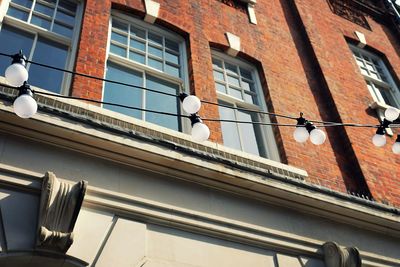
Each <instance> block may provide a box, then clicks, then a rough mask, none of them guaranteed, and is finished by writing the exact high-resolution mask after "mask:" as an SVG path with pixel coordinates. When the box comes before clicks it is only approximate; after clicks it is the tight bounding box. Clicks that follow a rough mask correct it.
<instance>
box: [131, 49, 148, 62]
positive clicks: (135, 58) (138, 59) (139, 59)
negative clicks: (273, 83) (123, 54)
mask: <svg viewBox="0 0 400 267" xmlns="http://www.w3.org/2000/svg"><path fill="white" fill-rule="evenodd" d="M129 59H131V60H133V61H136V62H139V63H142V64H145V63H146V58H145V57H144V55H141V54H139V53H136V52H133V51H129Z"/></svg>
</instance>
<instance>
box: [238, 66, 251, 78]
mask: <svg viewBox="0 0 400 267" xmlns="http://www.w3.org/2000/svg"><path fill="white" fill-rule="evenodd" d="M240 74H241V75H242V77H244V78H246V79H249V80H253V77H251V72H250V71H248V70H245V69H243V68H240Z"/></svg>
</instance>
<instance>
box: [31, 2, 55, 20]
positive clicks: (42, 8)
mask: <svg viewBox="0 0 400 267" xmlns="http://www.w3.org/2000/svg"><path fill="white" fill-rule="evenodd" d="M34 10H35V11H37V12H39V13H42V14H44V15H47V16H50V17H53V13H54V9H52V8H50V7H48V6H45V5H42V4H40V3H37V2H36V4H35V9H34Z"/></svg>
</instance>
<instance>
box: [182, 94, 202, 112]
mask: <svg viewBox="0 0 400 267" xmlns="http://www.w3.org/2000/svg"><path fill="white" fill-rule="evenodd" d="M182 106H183V110H185V111H186V112H187V113H189V114H194V113H196V112H198V111H199V110H200V107H201V102H200V99H199V98H198V97H197V96H194V95H189V96H187V97H185V98H184V99H183V102H182Z"/></svg>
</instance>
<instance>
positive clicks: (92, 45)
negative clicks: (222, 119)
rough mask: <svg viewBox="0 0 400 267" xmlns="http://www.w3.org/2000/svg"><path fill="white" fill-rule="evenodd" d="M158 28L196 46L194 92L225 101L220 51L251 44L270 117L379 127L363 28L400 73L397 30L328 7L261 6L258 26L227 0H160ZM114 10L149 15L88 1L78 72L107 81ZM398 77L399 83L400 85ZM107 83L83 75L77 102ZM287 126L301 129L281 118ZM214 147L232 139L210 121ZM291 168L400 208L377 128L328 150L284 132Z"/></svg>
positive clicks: (296, 0) (336, 141)
mask: <svg viewBox="0 0 400 267" xmlns="http://www.w3.org/2000/svg"><path fill="white" fill-rule="evenodd" d="M157 2H159V3H160V13H159V18H158V19H157V21H156V24H158V25H162V26H164V27H166V28H169V29H171V30H173V31H175V32H178V33H179V34H180V35H182V36H183V37H184V38H186V43H187V54H188V71H189V80H190V91H191V92H192V93H194V94H196V95H197V96H198V97H199V98H200V99H203V100H208V101H213V102H216V100H217V96H216V91H215V88H214V80H213V74H212V62H211V49H212V48H213V47H215V48H227V47H228V42H227V40H226V37H225V32H231V33H233V34H235V35H237V36H239V37H240V38H241V44H242V49H241V52H240V53H239V55H238V56H239V57H241V58H244V59H246V60H248V61H251V62H252V63H254V64H255V65H256V66H257V67H258V69H259V73H260V78H261V82H262V86H263V90H264V93H265V96H266V98H267V99H266V102H267V105H268V107H269V111H272V112H276V113H281V114H289V115H293V116H297V115H298V114H299V112H300V111H301V112H304V114H305V116H306V117H307V118H309V119H314V120H324V121H342V122H359V123H367V124H378V123H379V122H378V119H377V117H376V112H375V111H373V110H371V109H370V108H369V104H370V103H371V102H372V98H371V95H370V94H369V92H368V90H367V87H366V84H365V81H364V79H363V77H362V76H361V74H360V73H359V70H358V67H357V65H356V62H355V61H354V58H353V56H352V53H351V51H350V50H349V47H348V45H347V42H348V41H349V40H350V41H351V40H356V36H355V35H354V31H360V32H362V33H364V34H365V36H366V39H367V44H368V48H372V49H375V50H376V51H379V52H380V53H382V54H384V55H385V57H386V58H387V60H388V61H389V62H390V66H391V67H392V68H393V71H394V73H400V58H399V53H400V43H399V38H398V37H396V35H395V31H394V29H391V28H390V27H388V26H385V25H383V24H381V23H378V22H377V21H375V20H374V19H373V18H371V17H368V16H367V17H366V19H367V21H368V23H369V25H370V27H371V31H369V30H367V29H365V28H363V27H362V26H359V25H357V24H355V23H352V22H351V21H349V20H346V19H344V18H342V17H339V16H337V15H335V14H334V13H332V11H331V9H330V7H329V5H328V3H327V1H326V0H317V1H309V0H271V1H258V2H257V4H256V7H255V10H256V15H257V22H258V24H257V25H254V24H251V23H250V22H249V19H248V15H247V14H246V13H244V12H242V11H241V10H238V9H237V8H235V7H234V6H232V5H227V4H224V3H223V2H221V1H217V0H202V1H187V0H158V1H157ZM112 9H115V10H123V11H124V12H127V13H128V14H132V16H139V17H142V18H143V17H144V15H145V7H144V4H143V2H142V1H139V0H125V1H124V0H118V1H112V2H111V1H109V0H105V1H95V0H88V1H86V5H85V8H84V17H83V20H82V26H81V34H80V41H79V45H78V53H77V57H76V67H75V69H76V71H79V72H83V73H86V74H89V75H94V76H99V77H103V76H104V71H105V61H106V53H107V42H108V28H109V18H110V12H111V10H112ZM394 73H393V76H394V77H395V79H396V77H397V78H399V77H398V76H396V75H395V74H394ZM102 86H103V84H102V82H101V81H96V80H90V79H87V78H82V77H75V79H74V81H73V86H72V91H71V92H72V93H71V94H72V95H73V96H78V97H89V98H93V99H97V100H101V98H102ZM200 115H201V116H203V117H207V118H218V109H217V107H215V106H210V105H204V106H203V108H202V110H201V112H200ZM271 119H272V121H276V122H279V123H293V121H290V120H287V119H282V118H271ZM207 124H208V126H209V128H210V130H211V132H212V136H211V140H213V141H216V142H221V141H222V135H221V133H220V125H219V123H216V122H215V123H207ZM274 131H275V135H276V136H275V138H276V140H277V143H278V147H279V150H280V154H281V158H282V161H283V162H285V163H287V164H289V165H293V166H296V167H299V168H302V169H305V170H306V171H307V172H308V174H309V178H308V179H309V180H308V182H311V183H314V184H318V185H321V186H324V187H328V188H330V189H333V190H337V191H341V192H347V191H351V192H356V193H360V194H365V195H369V194H371V196H372V197H373V198H374V199H376V200H377V201H379V202H383V203H389V204H392V205H395V206H400V195H399V193H400V168H399V163H400V157H399V156H395V155H394V154H393V153H392V152H391V149H390V146H389V145H391V144H392V143H393V142H394V139H395V137H392V138H388V144H387V145H386V146H385V147H384V148H376V147H374V145H373V144H372V143H371V141H370V140H371V138H372V136H373V134H374V130H373V129H365V128H360V129H358V128H343V127H337V128H328V129H327V131H326V132H327V136H328V138H327V141H326V142H325V144H324V145H321V146H318V147H317V146H314V145H312V144H310V143H309V142H308V143H306V144H298V143H296V142H295V141H294V140H293V137H292V132H293V128H288V127H280V128H277V127H276V128H274Z"/></svg>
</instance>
